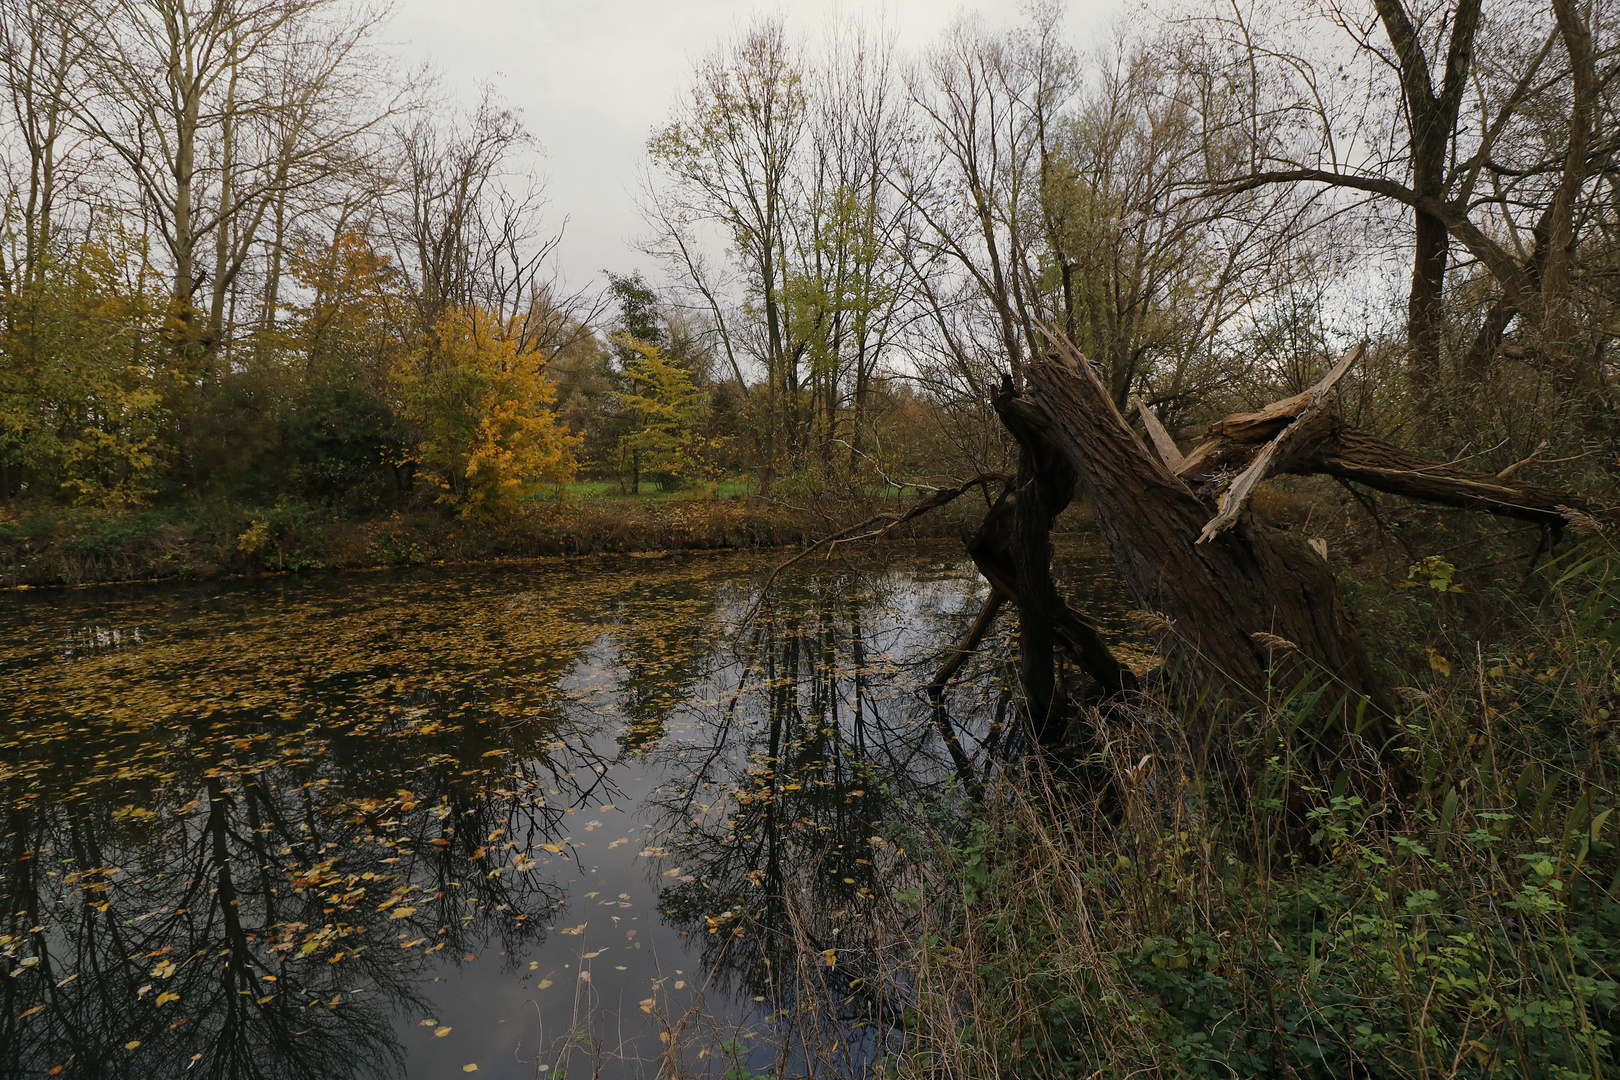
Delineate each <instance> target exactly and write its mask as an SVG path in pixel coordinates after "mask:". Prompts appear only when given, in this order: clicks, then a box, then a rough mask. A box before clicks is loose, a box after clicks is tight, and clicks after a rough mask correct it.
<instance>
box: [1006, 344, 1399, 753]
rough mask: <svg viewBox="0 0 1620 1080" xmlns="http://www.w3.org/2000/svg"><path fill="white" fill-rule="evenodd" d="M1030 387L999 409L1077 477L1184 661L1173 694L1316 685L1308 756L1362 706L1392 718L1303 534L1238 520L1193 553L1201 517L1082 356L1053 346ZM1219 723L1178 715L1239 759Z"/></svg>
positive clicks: (1327, 573) (1329, 744) (1245, 698)
mask: <svg viewBox="0 0 1620 1080" xmlns="http://www.w3.org/2000/svg"><path fill="white" fill-rule="evenodd" d="M1029 386H1030V391H1029V394H1028V395H1027V396H1018V395H1012V396H1010V397H1008V398H1007V400H1006V401H1005V402H1004V403H1003V404H1000V405H999V406H998V411H1000V412H1002V415H1003V417H1004V418H1005V417H1007V416H1008V415H1016V416H1017V417H1018V419H1019V422H1020V423H1022V424H1024V425H1027V426H1028V427H1030V428H1032V429H1034V430H1035V431H1038V432H1039V433H1040V435H1041V436H1042V437H1044V438H1045V439H1046V440H1047V441H1048V442H1049V443H1050V444H1051V445H1052V446H1053V447H1054V448H1056V449H1057V450H1058V452H1059V453H1061V454H1062V456H1063V458H1064V460H1065V461H1066V462H1068V464H1069V465H1070V467H1071V468H1072V469H1073V470H1074V472H1075V474H1076V475H1077V476H1078V478H1079V482H1080V487H1081V489H1082V490H1083V491H1084V492H1085V495H1086V498H1087V499H1088V500H1089V502H1090V504H1091V508H1092V511H1093V513H1094V514H1095V516H1096V519H1097V524H1098V528H1099V530H1100V531H1101V532H1102V535H1103V539H1104V541H1105V542H1106V543H1107V545H1108V548H1109V550H1110V552H1111V553H1112V554H1113V557H1114V561H1115V563H1116V564H1117V565H1118V567H1119V569H1120V573H1121V576H1122V577H1124V579H1125V583H1126V585H1127V586H1128V587H1129V588H1130V589H1131V592H1132V594H1133V595H1134V596H1135V598H1136V601H1137V603H1138V604H1139V605H1140V606H1141V607H1142V608H1144V609H1146V610H1147V611H1149V612H1153V613H1155V614H1157V615H1160V616H1162V617H1163V619H1164V620H1166V623H1167V625H1169V626H1171V627H1173V631H1172V633H1171V635H1170V636H1171V637H1172V638H1173V641H1167V642H1166V646H1167V648H1169V649H1171V650H1173V651H1175V652H1178V653H1179V654H1180V656H1179V657H1178V659H1179V660H1180V661H1181V664H1180V666H1179V669H1178V674H1177V681H1178V683H1179V688H1180V690H1181V691H1182V692H1184V693H1185V694H1186V695H1187V696H1189V697H1192V696H1195V695H1198V694H1200V693H1201V692H1202V691H1204V690H1205V689H1208V688H1210V687H1214V688H1215V689H1216V691H1217V693H1216V695H1215V698H1217V699H1222V698H1224V699H1235V700H1236V701H1238V702H1239V703H1240V705H1239V707H1240V708H1241V707H1242V705H1241V703H1242V702H1249V703H1254V702H1256V701H1263V700H1264V699H1265V698H1266V696H1267V693H1268V688H1269V687H1270V686H1272V684H1273V683H1274V682H1277V683H1278V685H1280V686H1282V687H1284V688H1286V687H1291V686H1293V685H1294V684H1296V683H1297V682H1298V681H1300V680H1301V679H1305V680H1308V681H1310V682H1313V683H1315V684H1317V685H1319V686H1322V687H1325V688H1326V689H1327V690H1328V694H1327V695H1326V697H1325V699H1324V700H1327V701H1330V702H1332V703H1333V708H1332V711H1333V717H1332V720H1331V721H1330V722H1329V724H1328V725H1327V728H1326V729H1325V730H1324V733H1323V737H1322V738H1321V739H1319V740H1318V741H1317V747H1318V752H1325V753H1328V754H1332V753H1335V752H1337V750H1338V748H1339V747H1340V745H1341V744H1342V736H1343V735H1344V734H1345V733H1346V731H1347V730H1348V729H1349V728H1350V727H1351V726H1352V725H1353V723H1354V722H1355V719H1354V718H1355V717H1356V715H1357V714H1358V712H1359V711H1360V710H1361V709H1362V707H1363V702H1366V703H1367V704H1370V705H1371V707H1372V709H1373V711H1374V714H1375V721H1374V722H1375V724H1380V723H1381V721H1380V720H1379V719H1378V718H1380V717H1382V716H1387V715H1392V714H1393V713H1394V711H1395V707H1394V703H1393V702H1392V701H1391V700H1390V698H1389V697H1388V694H1387V691H1386V690H1385V688H1384V687H1383V686H1382V685H1381V684H1380V683H1379V682H1378V680H1377V679H1376V678H1375V677H1374V675H1373V672H1372V667H1371V664H1370V663H1369V662H1368V660H1367V656H1366V653H1365V651H1364V650H1363V648H1362V646H1361V642H1360V639H1359V637H1358V636H1357V634H1356V631H1355V628H1354V626H1353V625H1352V624H1351V623H1350V620H1349V617H1348V615H1347V614H1346V612H1345V610H1344V605H1343V603H1342V600H1341V598H1340V596H1339V591H1338V586H1337V583H1336V582H1335V580H1334V578H1333V574H1332V572H1331V570H1330V568H1329V567H1328V564H1327V563H1326V561H1324V560H1323V559H1322V557H1321V556H1320V555H1318V554H1317V553H1316V552H1315V551H1314V550H1312V549H1311V547H1310V546H1309V545H1308V544H1307V543H1306V541H1305V540H1304V539H1303V538H1302V537H1298V536H1295V535H1293V534H1291V533H1287V532H1284V531H1281V530H1276V529H1269V528H1265V527H1263V526H1260V525H1258V524H1256V523H1255V522H1254V521H1253V520H1252V519H1251V518H1249V517H1248V516H1246V515H1245V516H1244V517H1243V519H1242V520H1240V521H1239V522H1238V523H1237V525H1236V526H1235V527H1234V528H1232V529H1230V530H1228V531H1225V532H1222V533H1220V534H1219V535H1216V536H1215V537H1213V538H1212V539H1211V540H1210V541H1209V542H1206V543H1199V542H1198V540H1199V536H1200V533H1201V531H1202V530H1203V528H1204V525H1205V523H1206V521H1207V520H1208V518H1209V517H1210V509H1209V507H1208V506H1207V505H1206V504H1205V503H1204V502H1202V501H1201V500H1199V499H1198V498H1197V497H1196V496H1195V495H1194V494H1193V492H1192V491H1191V490H1190V489H1189V488H1188V486H1187V485H1186V484H1185V483H1183V482H1182V481H1181V480H1180V479H1179V478H1178V477H1176V476H1174V475H1172V474H1171V473H1170V472H1169V471H1168V470H1167V469H1166V468H1164V466H1162V465H1161V464H1160V463H1159V462H1158V461H1156V460H1155V459H1154V458H1153V457H1152V456H1151V455H1150V454H1149V453H1148V451H1147V449H1146V448H1145V447H1144V446H1143V445H1142V444H1141V442H1140V441H1139V440H1138V439H1137V438H1136V436H1135V434H1134V433H1133V432H1132V431H1131V429H1130V428H1129V427H1128V426H1127V425H1126V423H1125V420H1124V418H1123V417H1122V416H1121V415H1120V413H1119V411H1118V410H1117V409H1116V408H1115V407H1114V403H1113V399H1112V396H1111V395H1110V394H1109V393H1108V392H1107V390H1106V389H1105V388H1104V387H1103V385H1102V383H1101V382H1100V381H1099V380H1098V378H1097V376H1096V374H1095V372H1094V371H1093V370H1092V369H1091V366H1090V364H1089V363H1088V362H1087V361H1086V360H1085V359H1084V358H1083V357H1081V356H1079V354H1078V353H1075V352H1074V351H1073V350H1072V349H1069V348H1068V347H1066V346H1061V345H1060V346H1059V349H1058V351H1057V352H1056V353H1052V354H1048V355H1047V356H1046V357H1045V358H1044V359H1042V360H1041V361H1039V362H1037V363H1035V364H1033V365H1031V367H1030V370H1029ZM1010 426H1011V425H1009V427H1010ZM1255 635H1265V637H1263V638H1257V637H1256V636H1255ZM1278 638H1281V639H1285V641H1286V643H1287V645H1288V646H1291V647H1292V649H1293V650H1297V653H1294V652H1290V653H1288V655H1285V656H1284V657H1283V658H1282V659H1279V657H1278V655H1277V654H1278V652H1279V650H1280V649H1282V650H1283V651H1285V652H1287V649H1286V647H1283V646H1279V645H1278V643H1277V640H1276V639H1278ZM1274 667H1277V668H1280V669H1281V670H1279V671H1276V672H1275V673H1274V671H1273V669H1274ZM1218 715H1220V714H1219V712H1218V710H1215V709H1210V708H1205V709H1201V710H1197V711H1196V712H1195V713H1193V714H1190V715H1188V716H1187V717H1186V718H1185V723H1186V725H1187V728H1188V735H1189V736H1190V740H1191V742H1192V745H1193V746H1194V747H1195V749H1196V748H1200V747H1202V748H1204V749H1206V750H1208V751H1210V752H1212V753H1214V754H1216V755H1218V756H1221V757H1225V758H1232V757H1235V756H1240V752H1239V751H1238V749H1237V747H1236V740H1235V739H1234V738H1233V737H1232V736H1233V734H1234V733H1233V732H1230V731H1226V730H1220V729H1218V728H1217V726H1216V723H1215V720H1216V717H1217V716H1218ZM1223 723H1224V721H1223Z"/></svg>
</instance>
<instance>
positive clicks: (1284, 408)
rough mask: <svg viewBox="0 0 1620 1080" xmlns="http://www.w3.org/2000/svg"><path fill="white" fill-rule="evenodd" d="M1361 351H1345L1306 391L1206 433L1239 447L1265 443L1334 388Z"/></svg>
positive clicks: (1237, 416) (1235, 416)
mask: <svg viewBox="0 0 1620 1080" xmlns="http://www.w3.org/2000/svg"><path fill="white" fill-rule="evenodd" d="M1362 351H1363V346H1361V345H1357V346H1355V347H1354V348H1352V349H1347V350H1345V352H1344V353H1343V354H1342V355H1341V356H1340V357H1339V359H1338V362H1337V363H1335V364H1334V365H1333V367H1332V368H1331V369H1330V370H1329V371H1328V373H1327V374H1326V375H1324V376H1323V377H1322V378H1321V380H1320V381H1318V382H1317V384H1316V385H1315V386H1313V387H1311V388H1310V389H1309V390H1306V391H1304V392H1303V393H1299V394H1295V395H1294V396H1293V397H1288V398H1283V399H1282V400H1281V401H1273V402H1272V403H1271V404H1270V405H1267V406H1266V407H1265V408H1263V409H1261V410H1260V411H1259V412H1252V413H1233V414H1232V415H1231V416H1228V417H1227V418H1226V419H1224V420H1219V421H1217V422H1215V423H1213V424H1211V425H1210V426H1209V433H1210V434H1211V435H1214V436H1218V437H1220V438H1223V439H1231V440H1232V441H1233V442H1239V443H1258V442H1265V441H1266V440H1267V439H1270V438H1272V437H1273V436H1275V435H1276V434H1277V433H1278V432H1280V431H1282V430H1283V429H1284V428H1286V427H1287V426H1288V425H1290V424H1292V423H1293V422H1294V419H1295V418H1296V417H1297V416H1299V415H1300V414H1301V413H1302V412H1304V411H1305V410H1306V409H1307V408H1310V407H1312V406H1314V405H1316V404H1319V403H1320V402H1321V401H1322V399H1323V398H1324V397H1326V396H1327V393H1328V391H1329V390H1332V389H1333V387H1334V384H1336V383H1337V382H1338V381H1339V380H1340V379H1342V378H1344V376H1345V373H1346V372H1348V371H1349V370H1350V368H1351V367H1352V366H1354V364H1355V362H1356V361H1357V360H1359V359H1360V358H1361V353H1362Z"/></svg>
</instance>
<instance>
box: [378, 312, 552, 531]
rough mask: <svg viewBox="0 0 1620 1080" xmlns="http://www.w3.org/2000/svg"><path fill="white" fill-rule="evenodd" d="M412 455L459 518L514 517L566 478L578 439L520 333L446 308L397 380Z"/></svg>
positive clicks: (491, 318) (490, 317)
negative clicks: (530, 500)
mask: <svg viewBox="0 0 1620 1080" xmlns="http://www.w3.org/2000/svg"><path fill="white" fill-rule="evenodd" d="M395 379H396V383H397V387H398V394H399V397H400V400H401V402H402V404H403V410H404V413H405V416H406V418H407V419H408V420H409V421H410V423H411V424H412V425H413V426H414V428H415V433H416V442H415V449H414V454H413V456H414V458H415V460H416V461H417V462H418V463H419V467H420V469H421V471H422V472H423V473H425V474H426V475H427V476H428V477H429V479H430V480H431V481H432V483H434V484H435V485H436V486H437V487H438V488H439V490H440V492H441V494H440V497H439V501H440V502H442V503H445V504H446V505H449V506H452V507H454V508H455V509H456V510H457V512H458V513H460V514H461V515H462V516H463V517H469V518H495V517H500V516H503V515H506V514H510V513H512V512H513V511H515V510H517V509H518V508H519V507H520V506H521V505H522V503H523V501H524V500H526V499H528V498H529V497H531V496H533V495H534V494H536V493H537V492H539V491H540V490H542V489H543V488H544V487H547V486H551V487H554V488H555V487H560V486H562V485H565V484H567V483H568V482H569V481H571V480H572V479H573V478H574V472H575V469H576V458H575V455H576V453H577V451H578V448H579V442H580V441H579V439H578V438H577V437H576V436H574V435H571V434H570V433H569V432H568V430H567V428H566V427H564V426H563V425H562V424H561V423H560V422H559V421H558V419H557V417H556V416H555V414H554V412H553V406H554V404H555V401H556V391H555V389H554V388H553V387H552V385H551V384H550V382H548V381H547V380H546V378H545V374H544V359H543V357H542V356H541V355H540V354H539V353H538V352H536V351H535V350H532V349H529V350H525V349H523V348H522V345H521V338H520V333H519V328H518V327H515V326H511V325H507V324H503V323H502V322H501V321H500V320H499V319H498V318H497V317H496V316H495V315H494V314H493V313H491V312H488V311H484V310H481V309H477V308H474V309H471V310H461V309H454V310H451V311H449V312H447V313H446V314H445V315H443V316H441V317H440V319H439V321H438V322H437V323H436V324H435V325H434V326H433V327H432V333H431V335H430V336H429V337H428V338H427V339H426V340H425V341H424V342H423V344H422V345H421V346H420V347H419V348H418V349H417V350H416V351H414V352H413V353H411V354H410V355H409V356H407V357H406V358H405V359H404V360H403V362H402V363H401V364H400V366H399V368H398V369H397V371H396V373H395Z"/></svg>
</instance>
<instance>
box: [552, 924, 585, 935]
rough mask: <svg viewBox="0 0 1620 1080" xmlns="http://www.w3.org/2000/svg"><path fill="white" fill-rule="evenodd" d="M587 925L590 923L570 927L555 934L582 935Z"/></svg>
mask: <svg viewBox="0 0 1620 1080" xmlns="http://www.w3.org/2000/svg"><path fill="white" fill-rule="evenodd" d="M589 925H590V923H580V924H579V925H578V926H570V927H568V928H566V929H563V930H559V931H557V933H559V934H574V935H579V934H583V933H584V932H585V928H586V927H587V926H589Z"/></svg>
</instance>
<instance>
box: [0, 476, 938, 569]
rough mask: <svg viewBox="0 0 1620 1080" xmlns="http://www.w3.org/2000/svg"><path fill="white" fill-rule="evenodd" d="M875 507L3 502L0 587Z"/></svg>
mask: <svg viewBox="0 0 1620 1080" xmlns="http://www.w3.org/2000/svg"><path fill="white" fill-rule="evenodd" d="M890 501H891V502H892V501H893V500H892V499H891V500H890ZM884 509H893V507H891V506H888V505H887V504H885V505H883V506H879V505H877V502H876V501H874V502H872V503H862V504H856V503H849V504H839V505H837V506H835V507H832V508H830V509H829V508H828V507H826V506H822V507H818V508H816V509H815V510H807V509H802V508H796V507H792V506H787V505H784V504H781V503H776V502H773V501H770V500H767V499H762V498H759V497H757V496H725V497H712V498H690V499H683V498H657V499H655V498H643V499H633V498H575V499H570V500H567V501H564V502H537V503H535V504H534V505H533V506H532V507H531V508H530V509H528V510H527V511H525V512H524V513H522V514H519V515H516V516H513V517H511V518H508V519H506V520H503V521H501V522H498V523H484V522H479V523H474V522H468V521H464V520H461V519H458V518H452V517H447V516H445V515H444V514H442V513H440V512H438V511H436V510H434V509H431V508H430V509H424V510H416V511H406V512H399V513H394V514H390V515H386V516H376V517H372V518H367V519H363V520H352V519H346V518H344V517H342V516H340V515H338V514H336V513H334V512H333V511H332V510H330V509H328V508H326V507H322V506H319V505H314V504H309V503H295V502H285V501H284V502H281V503H278V504H277V505H275V506H272V507H252V506H240V505H229V504H219V503H215V504H206V503H205V504H200V505H197V506H193V507H187V508H169V509H146V510H123V511H119V510H101V509H92V508H81V507H53V506H32V507H30V506H23V507H11V508H8V509H7V510H6V511H4V512H3V513H0V587H5V588H18V587H27V588H40V587H53V586H54V587H60V586H74V585H89V584H104V583H111V582H118V581H162V580H178V581H185V580H202V579H208V578H218V577H227V576H232V575H241V574H262V573H278V572H292V573H303V572H314V571H324V570H366V569H374V568H377V567H385V566H411V565H427V564H439V563H443V564H457V563H477V562H485V561H490V560H496V559H503V558H535V557H547V556H569V555H596V554H606V553H627V552H639V551H692V550H721V549H741V548H757V547H780V546H785V545H791V544H801V543H807V542H810V541H812V540H814V539H817V538H819V537H822V536H826V535H828V534H829V533H832V532H836V531H837V530H838V529H839V528H841V527H844V526H846V525H848V524H852V523H854V522H858V521H860V520H862V519H864V518H866V517H869V516H871V515H872V514H874V513H877V512H880V511H881V510H884ZM966 518H967V512H966V511H964V510H963V509H961V508H958V507H946V508H944V509H943V510H941V511H936V512H934V513H932V514H929V515H926V516H925V517H922V518H919V519H917V520H916V521H913V522H908V523H907V524H906V525H905V526H903V527H901V528H900V529H896V530H895V531H894V532H893V533H891V534H890V536H891V537H892V538H894V539H906V538H922V537H938V536H954V535H956V534H957V532H958V531H959V529H960V528H961V527H962V526H963V524H965V522H966Z"/></svg>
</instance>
